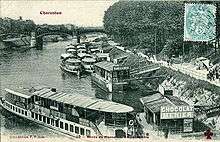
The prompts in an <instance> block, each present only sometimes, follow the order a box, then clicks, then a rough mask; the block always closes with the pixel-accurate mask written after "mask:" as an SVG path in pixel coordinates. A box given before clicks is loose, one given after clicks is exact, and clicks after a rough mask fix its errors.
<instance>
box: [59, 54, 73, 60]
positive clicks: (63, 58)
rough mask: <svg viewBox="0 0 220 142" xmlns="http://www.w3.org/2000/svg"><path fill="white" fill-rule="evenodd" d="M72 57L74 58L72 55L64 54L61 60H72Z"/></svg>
mask: <svg viewBox="0 0 220 142" xmlns="http://www.w3.org/2000/svg"><path fill="white" fill-rule="evenodd" d="M71 57H73V55H72V54H70V53H64V54H61V56H60V59H62V60H65V59H67V58H71Z"/></svg>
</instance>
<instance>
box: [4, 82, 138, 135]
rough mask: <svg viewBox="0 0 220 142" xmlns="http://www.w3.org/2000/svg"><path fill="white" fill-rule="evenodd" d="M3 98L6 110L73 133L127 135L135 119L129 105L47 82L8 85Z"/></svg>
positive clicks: (60, 130)
mask: <svg viewBox="0 0 220 142" xmlns="http://www.w3.org/2000/svg"><path fill="white" fill-rule="evenodd" d="M0 100H1V101H0V105H1V106H2V107H3V108H4V109H5V110H7V111H9V112H11V113H13V114H15V115H18V116H20V117H22V118H25V119H28V120H30V121H33V122H35V123H38V124H40V125H43V126H45V127H48V128H50V129H54V130H56V131H59V132H61V133H64V134H67V135H70V136H74V137H78V136H80V137H94V136H107V137H126V136H127V134H128V131H129V130H132V127H130V126H129V125H128V123H129V122H130V121H131V120H133V119H135V118H134V117H133V115H132V114H131V112H132V111H133V108H132V107H130V106H126V105H123V104H119V103H115V102H111V101H106V100H101V99H96V98H92V97H86V96H83V95H79V94H67V93H63V92H57V90H56V89H55V88H49V87H45V86H37V87H31V88H29V89H19V88H18V89H16V90H12V89H5V94H4V98H1V99H0Z"/></svg>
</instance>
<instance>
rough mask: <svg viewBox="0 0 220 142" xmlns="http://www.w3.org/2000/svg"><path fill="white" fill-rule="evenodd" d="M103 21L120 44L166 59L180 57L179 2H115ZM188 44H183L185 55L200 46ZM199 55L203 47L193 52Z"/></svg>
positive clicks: (181, 11) (181, 17)
mask: <svg viewBox="0 0 220 142" xmlns="http://www.w3.org/2000/svg"><path fill="white" fill-rule="evenodd" d="M103 22H104V28H105V30H106V31H107V32H108V33H109V34H111V35H112V36H113V38H114V40H116V41H117V42H120V43H121V44H122V45H125V46H129V47H130V48H132V47H133V48H138V49H140V48H143V49H148V50H147V51H149V52H152V53H155V52H156V53H163V54H167V56H171V55H172V54H176V55H180V54H183V35H184V2H183V1H119V2H117V3H115V4H113V5H112V6H111V7H109V9H108V10H107V11H106V12H105V15H104V20H103ZM192 45H193V44H192V43H187V44H185V47H184V48H185V49H184V50H185V52H186V53H187V52H188V51H189V49H192V48H196V49H195V50H197V49H199V50H200V46H202V47H203V44H201V45H198V44H196V45H194V46H192ZM155 47H156V48H155ZM155 49H156V51H155ZM202 52H204V48H201V51H199V52H197V53H198V54H200V53H202ZM188 53H189V52H188Z"/></svg>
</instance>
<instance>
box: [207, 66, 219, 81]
mask: <svg viewBox="0 0 220 142" xmlns="http://www.w3.org/2000/svg"><path fill="white" fill-rule="evenodd" d="M207 79H209V80H210V81H215V80H216V79H218V80H220V69H219V67H218V66H214V67H212V68H210V69H209V73H208V74H207Z"/></svg>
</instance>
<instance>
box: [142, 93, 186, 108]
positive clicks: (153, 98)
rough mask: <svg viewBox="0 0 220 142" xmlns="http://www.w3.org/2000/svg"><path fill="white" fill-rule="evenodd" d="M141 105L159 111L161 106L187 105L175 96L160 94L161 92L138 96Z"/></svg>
mask: <svg viewBox="0 0 220 142" xmlns="http://www.w3.org/2000/svg"><path fill="white" fill-rule="evenodd" d="M140 101H141V103H142V104H143V105H145V106H146V107H147V108H149V109H150V110H151V111H153V112H159V111H160V108H161V106H186V105H189V104H187V103H186V102H184V101H182V100H180V99H179V98H178V97H176V96H172V95H162V94H161V93H155V94H152V95H148V96H145V97H142V98H140Z"/></svg>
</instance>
